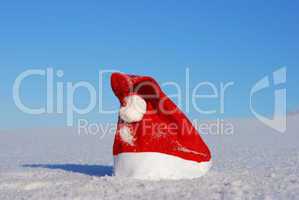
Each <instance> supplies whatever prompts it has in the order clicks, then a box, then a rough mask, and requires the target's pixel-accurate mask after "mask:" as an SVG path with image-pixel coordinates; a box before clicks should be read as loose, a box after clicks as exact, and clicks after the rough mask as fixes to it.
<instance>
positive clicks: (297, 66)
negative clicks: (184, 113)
mask: <svg viewBox="0 0 299 200" xmlns="http://www.w3.org/2000/svg"><path fill="white" fill-rule="evenodd" d="M298 10H299V3H298V2H297V1H291V0H288V1H285V0H284V1H283V0H281V1H271V2H269V1H268V2H266V1H259V0H254V1H246V2H245V1H188V2H186V1H179V2H177V1H142V0H138V1H109V2H107V1H106V2H104V1H88V0H87V1H81V2H74V1H56V0H53V1H48V2H41V1H32V0H28V1H23V2H20V1H6V2H2V3H1V6H0V27H1V28H0V55H1V56H0V69H1V73H0V99H1V101H0V102H1V104H0V109H1V114H0V120H1V123H0V129H1V128H15V127H37V126H63V125H64V124H65V116H64V115H58V114H53V115H41V116H31V115H26V114H24V113H21V112H20V111H19V110H18V109H17V108H16V106H15V105H14V102H13V99H12V85H13V82H14V80H15V79H16V77H17V76H18V75H19V74H20V73H22V72H23V71H25V70H27V69H45V68H47V67H53V68H54V69H56V70H58V69H61V70H63V71H64V74H65V75H64V77H63V78H62V79H58V80H56V81H62V82H64V83H66V82H67V81H71V82H74V83H75V82H78V81H80V80H84V81H89V82H91V83H92V84H93V85H95V86H97V84H98V83H97V81H98V72H99V71H100V70H104V69H106V70H109V69H115V70H120V71H123V72H127V73H133V74H141V75H150V76H153V77H155V78H156V79H157V80H158V81H159V82H160V83H163V82H165V81H176V82H178V83H179V84H180V85H182V86H184V79H185V76H184V73H185V69H186V68H187V67H188V68H189V69H190V72H191V84H190V89H192V87H194V86H195V85H196V84H197V83H198V82H201V81H210V82H213V83H215V84H218V83H220V82H224V83H225V82H228V81H234V82H235V85H234V86H233V87H232V88H231V90H228V93H227V96H226V98H227V101H226V107H225V108H226V112H225V114H221V117H226V118H231V117H252V115H251V113H250V111H249V108H248V102H249V97H248V95H249V92H250V88H251V87H252V86H253V85H254V83H255V82H257V81H258V80H259V79H261V78H263V77H264V76H265V75H268V74H271V73H272V72H273V71H274V70H275V69H279V68H280V67H284V66H285V67H287V69H288V79H287V84H286V87H287V92H288V104H287V108H288V110H293V109H296V108H299V93H298V88H297V87H298V82H299V78H298V75H299V38H298V35H299V26H298V21H299V13H298ZM104 80H105V82H104V83H105V84H104V85H103V88H104V102H103V105H104V106H105V107H107V108H111V107H117V106H118V102H117V100H116V99H115V98H114V96H113V94H112V93H111V90H110V85H109V80H108V78H107V77H106V78H105V79H104ZM24 84H25V83H24ZM44 90H45V85H44V82H43V80H42V79H41V80H39V79H34V80H32V81H28V82H27V83H26V84H25V86H24V88H23V90H22V95H23V98H24V101H26V103H29V104H30V105H34V106H39V105H43V104H44V102H45V97H44V95H43V93H42V92H43V91H44ZM165 91H166V92H167V93H168V94H170V93H172V92H173V90H172V89H171V88H165ZM273 91H274V88H269V90H267V91H266V92H265V93H263V95H261V96H259V99H260V100H259V101H258V103H257V105H256V106H257V109H258V110H259V111H260V112H262V113H266V114H271V112H272V109H273ZM87 101H88V96H87V94H86V93H84V91H80V92H79V95H78V96H77V97H76V102H77V103H78V105H80V106H84V105H85V104H86V102H87ZM203 105H205V106H207V107H209V106H217V101H205V102H203ZM188 115H189V116H190V117H192V118H200V119H205V118H214V117H219V116H218V115H213V116H205V115H199V114H198V113H196V112H195V111H194V110H192V109H191V112H190V113H188ZM84 117H85V118H89V119H91V120H93V121H95V122H97V121H111V122H112V121H115V119H116V115H101V114H99V113H97V112H96V111H94V112H91V113H90V114H88V115H86V116H84Z"/></svg>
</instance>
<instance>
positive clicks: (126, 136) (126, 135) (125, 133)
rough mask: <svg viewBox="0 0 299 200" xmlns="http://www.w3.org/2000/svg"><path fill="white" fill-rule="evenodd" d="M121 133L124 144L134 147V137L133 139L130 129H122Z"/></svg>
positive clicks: (125, 127) (124, 127)
mask: <svg viewBox="0 0 299 200" xmlns="http://www.w3.org/2000/svg"><path fill="white" fill-rule="evenodd" d="M119 132H120V134H119V135H120V138H121V140H122V141H123V142H125V143H127V144H129V145H132V146H133V145H134V137H133V135H132V133H131V130H130V128H129V127H127V126H123V127H121V128H120V130H119Z"/></svg>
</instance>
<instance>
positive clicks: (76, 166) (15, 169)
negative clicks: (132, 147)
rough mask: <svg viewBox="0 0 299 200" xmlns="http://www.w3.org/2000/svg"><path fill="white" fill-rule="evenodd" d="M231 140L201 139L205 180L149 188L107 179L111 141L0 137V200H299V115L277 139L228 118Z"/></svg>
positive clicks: (66, 135) (50, 133)
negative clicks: (206, 150)
mask: <svg viewBox="0 0 299 200" xmlns="http://www.w3.org/2000/svg"><path fill="white" fill-rule="evenodd" d="M232 123H233V124H234V125H235V133H234V134H233V135H230V136H227V135H204V138H205V140H206V142H207V143H208V144H209V145H210V147H211V150H212V152H213V159H214V166H213V169H212V170H211V171H210V172H209V174H208V175H207V176H205V177H203V178H200V179H195V180H181V181H160V182H147V181H137V180H128V179H120V178H115V177H112V176H111V175H112V167H111V166H112V163H113V161H112V157H111V145H112V142H113V137H112V136H106V137H104V139H100V137H99V136H91V135H89V136H86V135H83V136H82V135H81V136H79V135H78V134H77V133H76V131H74V130H71V129H40V130H36V129H35V130H22V131H21V130H15V131H2V132H0V200H6V199H33V200H34V199H45V200H46V199H117V200H119V199H151V200H152V199H155V200H158V199H171V200H173V199H229V200H230V199H242V200H243V199H265V200H270V199H275V200H276V199H277V200H278V199H282V200H288V199H299V170H298V169H299V146H298V143H299V133H298V129H299V124H298V123H299V116H298V115H292V116H289V118H288V131H287V133H284V134H280V133H277V132H275V131H272V130H271V129H269V128H267V127H265V126H263V125H262V124H261V123H260V122H257V121H255V120H232Z"/></svg>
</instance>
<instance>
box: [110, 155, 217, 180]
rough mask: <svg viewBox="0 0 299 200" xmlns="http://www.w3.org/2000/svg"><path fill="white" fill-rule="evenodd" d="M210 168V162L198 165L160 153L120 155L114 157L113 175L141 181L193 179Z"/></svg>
mask: <svg viewBox="0 0 299 200" xmlns="http://www.w3.org/2000/svg"><path fill="white" fill-rule="evenodd" d="M211 166H212V161H210V162H201V163H198V162H195V161H190V160H184V159H182V158H179V157H177V156H172V155H167V154H162V153H155V152H146V153H140V152H139V153H121V154H118V155H117V156H115V160H114V174H115V176H117V177H128V178H135V179H141V180H162V179H165V180H170V179H171V180H180V179H193V178H199V177H202V176H203V175H205V174H206V173H207V172H208V171H209V170H210V168H211Z"/></svg>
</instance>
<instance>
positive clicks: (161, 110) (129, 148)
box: [111, 73, 211, 162]
mask: <svg viewBox="0 0 299 200" xmlns="http://www.w3.org/2000/svg"><path fill="white" fill-rule="evenodd" d="M111 86H112V90H113V92H114V93H115V95H116V96H117V97H118V99H119V101H120V104H121V105H123V106H124V105H125V102H124V98H125V97H126V96H129V95H132V94H137V95H140V96H141V97H142V98H144V99H145V101H146V104H147V112H146V113H145V115H144V117H143V119H142V121H140V122H135V123H130V124H128V123H125V122H123V121H122V120H121V119H120V118H119V120H118V126H117V130H116V135H115V140H114V145H113V155H118V154H120V153H125V152H137V153H138V152H157V153H165V154H169V155H173V156H178V157H180V158H183V159H186V160H192V161H196V162H206V161H210V160H211V153H210V151H209V148H208V146H207V145H206V144H205V143H204V141H203V140H202V139H201V137H200V135H199V133H198V132H197V131H196V129H195V128H194V127H193V125H192V123H191V122H190V121H189V120H188V119H187V117H186V116H185V115H184V114H183V113H182V111H180V109H179V108H178V107H177V106H176V105H175V104H174V103H173V102H172V101H171V100H170V99H169V98H168V97H167V96H166V95H165V94H164V93H163V91H162V90H161V89H160V87H159V85H158V83H157V82H156V81H155V80H154V79H153V78H151V77H145V76H135V75H126V74H120V73H113V74H112V76H111ZM149 95H150V96H149ZM165 111H166V112H165ZM122 126H127V127H129V128H130V129H131V132H132V135H133V136H134V145H130V144H127V143H125V142H123V141H122V140H121V137H120V128H121V127H122Z"/></svg>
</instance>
